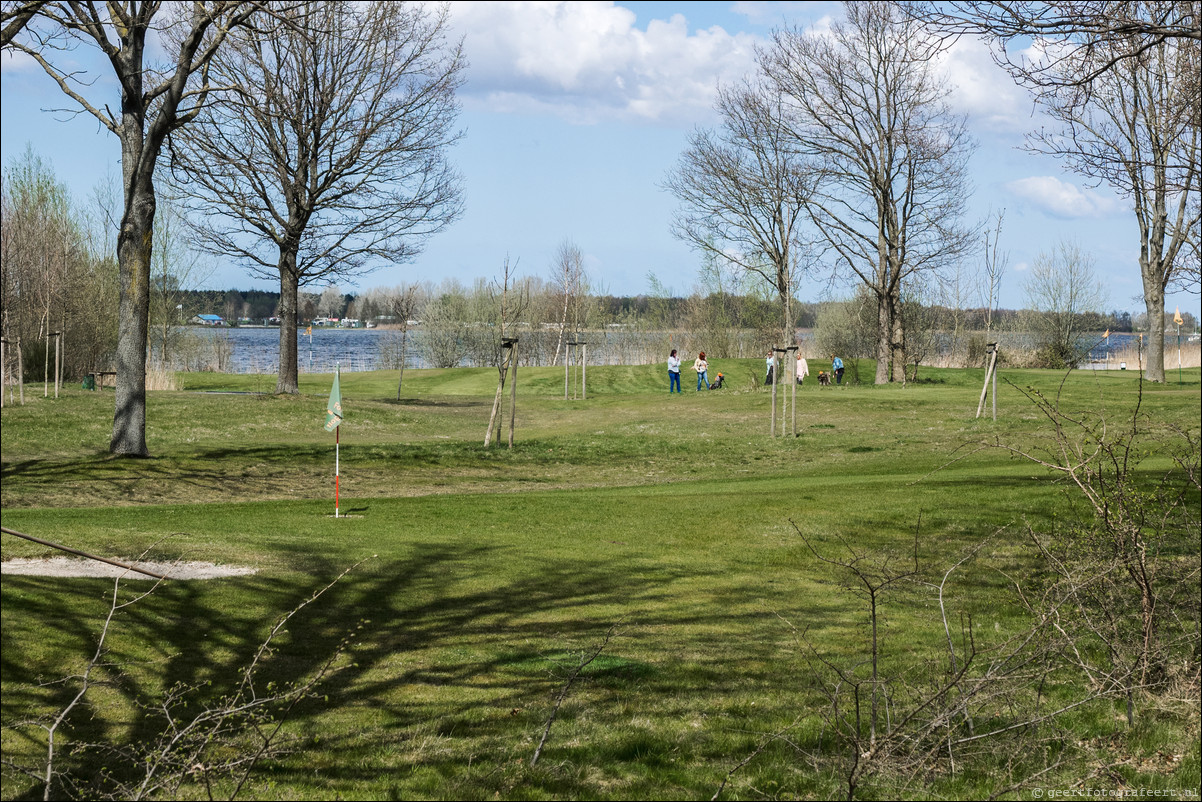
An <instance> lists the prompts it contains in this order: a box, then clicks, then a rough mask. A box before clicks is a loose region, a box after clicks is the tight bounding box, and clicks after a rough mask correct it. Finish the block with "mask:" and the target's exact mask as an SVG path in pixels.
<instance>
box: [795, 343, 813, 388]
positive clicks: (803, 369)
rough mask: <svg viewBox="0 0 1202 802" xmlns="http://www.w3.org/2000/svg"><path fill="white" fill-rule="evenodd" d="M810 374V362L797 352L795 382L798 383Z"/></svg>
mask: <svg viewBox="0 0 1202 802" xmlns="http://www.w3.org/2000/svg"><path fill="white" fill-rule="evenodd" d="M809 375H810V363H809V362H806V358H805V357H804V356H802V355H801V352H800V351H798V352H797V383H798V384H799V385H800V384H801V383H802V381H803V380H804V379H805V377H806V376H809Z"/></svg>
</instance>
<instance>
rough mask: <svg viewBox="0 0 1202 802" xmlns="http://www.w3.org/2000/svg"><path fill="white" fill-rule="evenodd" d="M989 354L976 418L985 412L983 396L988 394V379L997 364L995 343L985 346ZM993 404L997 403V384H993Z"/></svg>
mask: <svg viewBox="0 0 1202 802" xmlns="http://www.w3.org/2000/svg"><path fill="white" fill-rule="evenodd" d="M986 348H987V349H988V353H989V367H987V368H986V369H985V386H984V387H982V388H981V400H980V401H979V402H978V403H977V417H978V418H979V417H981V413H982V412H983V411H984V410H985V396H986V395H987V394H988V393H989V379H990V377H992V376H993V370H994V366H995V365H996V364H997V343H989V345H988V346H986ZM993 394H994V403H995V404H996V403H997V398H996V397H997V382H996V381H995V382H994V391H993Z"/></svg>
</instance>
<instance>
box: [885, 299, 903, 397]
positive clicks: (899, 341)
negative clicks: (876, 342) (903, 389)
mask: <svg viewBox="0 0 1202 802" xmlns="http://www.w3.org/2000/svg"><path fill="white" fill-rule="evenodd" d="M890 308H891V310H892V318H893V334H892V336H891V337H890V342H889V346H890V353H889V357H890V360H891V361H892V365H891V371H892V373H891V375H892V378H891V379H890V381H895V382H901V383H902V384H905V383H906V332H905V328H904V325H903V323H902V316H901V313H900V308H901V304H900V303H899V302H898V300H897V299H896V298H894V299H893V301H892V302H891V303H890Z"/></svg>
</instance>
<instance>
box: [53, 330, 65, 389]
mask: <svg viewBox="0 0 1202 802" xmlns="http://www.w3.org/2000/svg"><path fill="white" fill-rule="evenodd" d="M62 358H63V333H62V332H61V331H56V332H54V397H55V398H58V388H59V386H60V385H61V384H62V381H63V371H62Z"/></svg>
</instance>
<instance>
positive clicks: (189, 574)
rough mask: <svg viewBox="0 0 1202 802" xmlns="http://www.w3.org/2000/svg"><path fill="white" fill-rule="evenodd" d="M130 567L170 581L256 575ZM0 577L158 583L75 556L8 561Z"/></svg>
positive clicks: (195, 565) (188, 567)
mask: <svg viewBox="0 0 1202 802" xmlns="http://www.w3.org/2000/svg"><path fill="white" fill-rule="evenodd" d="M130 565H135V566H137V567H138V568H142V569H145V570H147V571H152V572H154V573H156V574H162V575H163V576H167V577H170V578H171V579H219V578H221V577H226V576H248V575H250V574H253V573H256V569H254V568H247V567H245V566H241V565H215V564H213V563H206V562H175V563H163V562H131V563H130ZM0 574H4V575H6V576H8V575H13V576H61V577H73V576H80V577H109V578H112V577H122V578H124V579H142V580H145V581H147V582H154V581H156V580H155V578H154V577H151V576H146V575H145V574H139V573H136V572H134V571H127V570H125V569H124V568H118V567H117V566H115V565H109V564H108V563H102V562H98V561H96V560H81V559H76V558H74V557H46V558H42V559H37V560H33V559H25V558H18V559H15V560H5V561H4V562H0Z"/></svg>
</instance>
